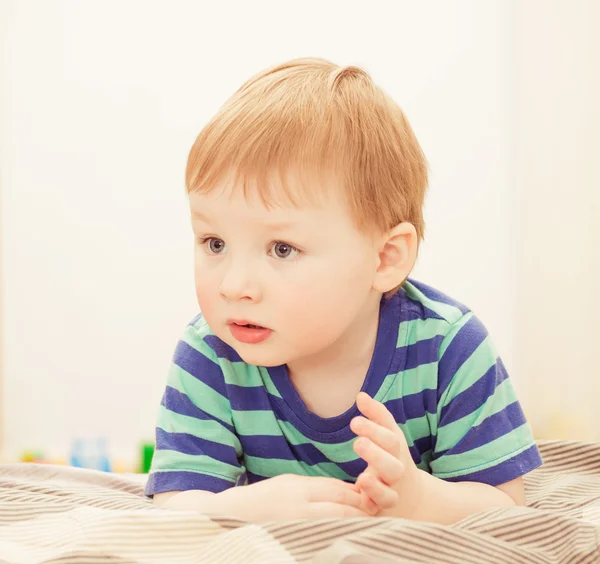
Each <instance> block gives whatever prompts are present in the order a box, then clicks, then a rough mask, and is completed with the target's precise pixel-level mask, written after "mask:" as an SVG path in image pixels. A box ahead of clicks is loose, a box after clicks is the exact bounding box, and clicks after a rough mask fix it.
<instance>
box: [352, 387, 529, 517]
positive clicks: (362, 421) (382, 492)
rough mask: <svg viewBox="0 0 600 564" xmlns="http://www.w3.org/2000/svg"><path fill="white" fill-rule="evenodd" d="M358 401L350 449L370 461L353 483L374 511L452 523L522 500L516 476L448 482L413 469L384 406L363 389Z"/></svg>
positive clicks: (412, 462) (398, 431) (520, 482)
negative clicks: (495, 481)
mask: <svg viewBox="0 0 600 564" xmlns="http://www.w3.org/2000/svg"><path fill="white" fill-rule="evenodd" d="M357 404H358V406H359V408H360V410H361V412H362V413H363V414H364V416H365V418H362V417H358V418H356V419H354V420H353V421H352V429H353V430H354V432H355V433H357V434H358V435H359V436H360V437H361V438H359V440H358V441H356V443H355V447H354V448H355V450H356V452H357V453H358V454H359V456H361V457H362V458H363V459H364V460H365V461H366V462H367V464H368V465H369V466H368V469H367V471H366V472H364V473H363V474H361V476H359V478H358V481H357V486H358V487H359V488H360V489H361V491H363V492H364V493H366V494H367V495H368V496H369V497H370V499H372V500H373V501H374V502H375V504H377V505H378V507H379V508H380V509H381V510H380V512H379V513H378V514H377V515H378V516H384V517H402V518H405V519H414V520H418V521H430V522H434V523H440V524H451V523H455V522H457V521H460V520H461V519H463V518H465V517H467V516H469V515H472V514H474V513H477V512H479V511H483V510H486V509H490V508H493V507H510V506H514V505H524V504H525V491H524V487H523V480H522V478H521V477H518V478H515V479H513V480H510V481H508V482H506V483H504V484H499V485H497V486H491V485H488V484H485V483H481V482H472V481H461V482H450V481H446V480H442V479H440V478H438V477H436V476H433V475H431V474H429V473H428V472H426V471H424V470H421V469H419V468H417V466H416V465H415V463H414V461H413V460H412V457H411V454H410V451H409V449H408V444H407V443H406V439H405V438H404V434H403V433H402V431H401V430H400V428H399V427H398V425H397V424H396V422H395V421H394V418H393V416H392V415H391V413H390V412H389V411H388V410H387V408H386V407H385V406H384V405H383V404H381V403H379V402H377V401H375V400H373V399H372V398H370V397H368V396H367V395H366V394H364V393H361V394H359V396H358V398H357Z"/></svg>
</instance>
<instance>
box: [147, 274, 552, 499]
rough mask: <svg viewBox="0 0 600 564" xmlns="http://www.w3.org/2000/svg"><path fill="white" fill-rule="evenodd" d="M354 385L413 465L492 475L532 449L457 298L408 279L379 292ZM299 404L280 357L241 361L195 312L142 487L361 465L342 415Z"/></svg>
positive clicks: (511, 398) (336, 472) (340, 474)
mask: <svg viewBox="0 0 600 564" xmlns="http://www.w3.org/2000/svg"><path fill="white" fill-rule="evenodd" d="M362 390H363V391H365V392H366V393H368V394H369V395H370V396H371V397H374V398H375V399H376V400H378V401H380V402H382V403H383V404H384V405H385V406H386V407H387V408H388V410H389V411H390V412H391V413H392V415H393V416H394V418H395V419H396V421H397V423H398V426H399V427H400V429H401V430H402V431H403V433H404V435H405V437H406V440H407V442H408V445H409V447H410V451H411V454H412V457H413V459H414V461H415V463H416V464H417V466H418V467H419V468H421V469H423V470H426V471H428V472H430V473H431V474H433V475H434V476H437V477H439V478H442V479H445V480H452V481H459V480H469V481H476V482H484V483H486V484H490V485H498V484H502V483H504V482H508V481H509V480H512V479H514V478H517V477H519V476H522V475H523V474H526V473H527V472H530V471H531V470H533V469H534V468H536V467H538V466H540V465H541V463H542V460H541V457H540V453H539V451H538V448H537V446H536V444H535V442H534V440H533V437H532V433H531V429H530V427H529V424H528V423H527V421H526V420H525V417H524V415H523V411H522V409H521V406H520V405H519V402H518V400H517V397H516V395H515V391H514V389H513V386H512V383H511V381H510V379H509V378H508V375H507V373H506V370H505V368H504V366H503V364H502V361H501V360H500V358H499V357H498V354H497V353H496V350H495V349H494V346H493V344H492V342H491V340H490V338H489V336H488V333H487V331H486V329H485V328H484V326H483V325H482V323H481V322H480V321H479V320H478V318H477V317H476V316H474V315H473V313H472V312H471V311H470V310H469V309H467V308H465V307H464V306H462V305H461V304H459V303H457V302H455V301H453V300H451V299H450V298H448V297H447V296H445V295H443V294H441V293H440V292H438V291H436V290H434V289H433V288H430V287H429V286H426V285H424V284H421V283H418V282H416V281H413V280H409V281H407V282H405V283H404V285H403V287H402V288H401V289H400V290H399V291H398V292H396V293H395V294H394V295H393V296H392V297H390V298H388V299H382V302H381V307H380V314H379V327H378V331H377V340H376V344H375V350H374V353H373V358H372V360H371V364H370V367H369V370H368V372H367V375H366V378H365V381H364V384H363V386H362ZM358 414H359V412H358V409H357V408H356V405H354V406H353V407H352V408H350V409H349V410H348V411H346V412H345V413H343V414H341V415H339V416H337V417H332V418H321V417H319V416H318V415H316V414H315V413H313V412H311V411H310V410H309V409H308V408H307V407H306V405H305V404H304V402H303V401H302V399H301V397H300V396H299V394H298V392H297V391H296V389H295V388H294V386H293V384H292V382H291V381H290V378H289V376H288V373H287V369H286V366H285V365H283V366H277V367H269V368H265V367H261V366H253V365H250V364H247V363H245V362H243V361H242V360H241V358H240V357H239V356H238V354H237V353H236V352H235V351H234V350H233V349H232V348H231V347H230V346H229V345H227V344H225V343H224V342H223V341H221V340H220V339H219V338H218V337H216V336H215V335H214V333H213V332H212V331H211V330H210V328H209V327H208V325H207V324H206V322H205V320H204V319H203V318H202V316H201V315H199V316H197V317H196V318H195V319H194V320H193V321H192V323H191V324H190V325H189V326H188V327H187V328H186V330H185V332H184V334H183V337H182V339H181V340H180V342H179V343H178V345H177V348H176V350H175V354H174V359H173V364H172V366H171V369H170V372H169V376H168V382H167V387H166V390H165V393H164V396H163V398H162V402H161V405H160V408H159V415H158V423H157V428H156V450H155V454H154V459H153V462H152V468H151V472H150V477H149V480H148V485H147V487H146V494H147V495H153V494H155V493H160V492H167V491H174V490H190V489H199V490H208V491H212V492H219V491H223V490H225V489H227V488H230V487H232V486H234V485H236V484H237V485H239V484H244V483H254V482H256V481H258V480H262V479H265V478H270V477H273V476H277V475H279V474H288V473H292V474H301V475H308V476H331V477H334V478H339V479H341V480H345V481H349V482H353V481H355V480H356V478H357V477H358V475H359V474H360V473H361V472H362V471H363V470H364V469H365V467H366V464H365V462H364V461H363V460H362V459H360V458H358V457H357V455H356V453H355V452H354V450H353V449H352V444H353V442H354V440H355V439H356V436H355V435H354V433H353V432H352V431H351V430H350V427H349V424H350V421H351V419H352V418H353V417H355V416H356V415H358Z"/></svg>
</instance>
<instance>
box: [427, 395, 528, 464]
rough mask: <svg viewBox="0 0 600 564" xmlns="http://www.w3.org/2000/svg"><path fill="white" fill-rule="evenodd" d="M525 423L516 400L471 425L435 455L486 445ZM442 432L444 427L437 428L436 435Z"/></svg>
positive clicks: (456, 452) (460, 451) (439, 455)
mask: <svg viewBox="0 0 600 564" xmlns="http://www.w3.org/2000/svg"><path fill="white" fill-rule="evenodd" d="M524 423H526V421H525V415H524V414H523V410H522V409H521V405H520V404H519V402H518V401H515V402H514V403H511V404H510V405H508V406H506V407H505V408H504V409H503V410H502V411H499V412H498V413H495V414H494V415H490V416H489V417H488V418H487V419H485V420H484V421H483V422H482V423H481V424H480V425H477V426H476V427H471V429H469V431H468V432H467V434H466V435H465V436H464V437H463V438H462V439H461V440H460V441H459V442H458V443H457V444H456V445H455V446H453V447H452V448H450V449H448V450H445V451H441V452H436V453H435V457H436V458H440V457H441V456H444V454H462V453H464V452H469V451H470V450H473V449H475V448H478V447H480V446H483V445H486V444H487V443H489V442H491V441H493V440H495V439H498V438H500V437H502V436H504V435H506V434H507V433H510V432H511V431H513V430H514V429H516V428H517V427H520V426H521V425H523V424H524ZM443 432H444V428H443V427H440V428H438V436H439V435H441V434H442V433H443Z"/></svg>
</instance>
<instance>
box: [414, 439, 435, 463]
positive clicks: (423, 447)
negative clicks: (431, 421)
mask: <svg viewBox="0 0 600 564" xmlns="http://www.w3.org/2000/svg"><path fill="white" fill-rule="evenodd" d="M414 443H415V449H416V450H417V452H418V453H419V462H421V460H420V459H421V457H423V456H425V453H427V452H428V451H430V450H433V437H432V436H431V435H428V436H427V437H421V438H420V439H417V440H416V441H415V442H414ZM419 462H415V464H418V463H419Z"/></svg>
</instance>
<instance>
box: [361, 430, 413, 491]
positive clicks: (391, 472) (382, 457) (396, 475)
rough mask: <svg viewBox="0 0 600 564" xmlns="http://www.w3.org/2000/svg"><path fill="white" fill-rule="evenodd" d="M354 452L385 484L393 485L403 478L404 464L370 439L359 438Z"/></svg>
mask: <svg viewBox="0 0 600 564" xmlns="http://www.w3.org/2000/svg"><path fill="white" fill-rule="evenodd" d="M354 451H355V452H356V454H358V456H360V457H361V458H362V459H363V460H364V461H365V462H366V463H367V464H368V465H369V466H372V467H373V469H374V470H375V471H376V472H377V475H378V476H379V478H380V479H381V481H382V482H383V483H384V484H388V485H393V484H395V483H396V482H398V481H399V480H400V479H401V478H402V474H403V473H404V464H402V462H400V461H399V460H398V459H397V458H396V457H395V456H393V455H391V454H390V453H389V452H387V451H385V450H383V449H382V448H381V447H380V446H377V445H376V444H375V443H373V442H371V441H370V440H369V439H365V438H364V437H359V438H358V440H357V441H356V442H355V443H354Z"/></svg>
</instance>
